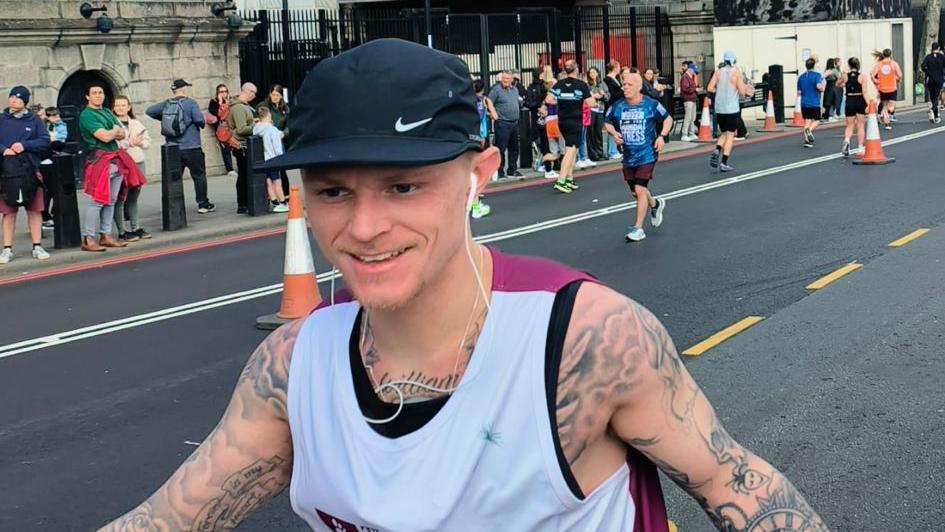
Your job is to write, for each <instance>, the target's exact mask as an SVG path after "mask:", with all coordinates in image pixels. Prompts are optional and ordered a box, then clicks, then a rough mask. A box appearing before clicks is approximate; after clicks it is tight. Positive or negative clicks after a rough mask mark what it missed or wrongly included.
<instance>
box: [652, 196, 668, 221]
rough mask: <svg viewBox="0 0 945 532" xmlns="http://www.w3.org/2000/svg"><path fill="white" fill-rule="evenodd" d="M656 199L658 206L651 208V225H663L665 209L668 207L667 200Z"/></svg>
mask: <svg viewBox="0 0 945 532" xmlns="http://www.w3.org/2000/svg"><path fill="white" fill-rule="evenodd" d="M653 200H654V201H656V207H653V208H652V209H650V225H652V226H653V227H659V226H661V225H663V209H665V208H666V200H664V199H660V198H653Z"/></svg>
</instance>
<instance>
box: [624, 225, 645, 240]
mask: <svg viewBox="0 0 945 532" xmlns="http://www.w3.org/2000/svg"><path fill="white" fill-rule="evenodd" d="M623 238H624V239H625V240H626V241H627V242H639V241H641V240H643V239H644V238H646V233H644V232H643V229H642V228H640V227H637V226H630V230H629V231H627V234H626V236H624V237H623Z"/></svg>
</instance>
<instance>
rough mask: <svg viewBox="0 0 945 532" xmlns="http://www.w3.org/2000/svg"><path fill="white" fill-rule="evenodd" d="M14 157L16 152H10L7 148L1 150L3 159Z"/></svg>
mask: <svg viewBox="0 0 945 532" xmlns="http://www.w3.org/2000/svg"><path fill="white" fill-rule="evenodd" d="M14 155H16V152H15V151H13V150H11V149H10V148H7V149H5V150H3V156H4V157H12V156H14Z"/></svg>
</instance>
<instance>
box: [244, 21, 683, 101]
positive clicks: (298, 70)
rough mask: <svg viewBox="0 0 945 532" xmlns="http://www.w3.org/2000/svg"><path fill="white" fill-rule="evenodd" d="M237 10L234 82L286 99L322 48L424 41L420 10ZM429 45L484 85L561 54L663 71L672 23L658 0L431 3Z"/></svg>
mask: <svg viewBox="0 0 945 532" xmlns="http://www.w3.org/2000/svg"><path fill="white" fill-rule="evenodd" d="M242 16H243V18H244V19H245V20H249V21H254V22H256V23H257V24H256V27H255V28H254V29H253V31H252V33H251V34H250V35H248V36H247V37H246V38H244V39H243V40H242V41H241V42H240V75H241V78H242V81H243V82H246V81H251V82H253V83H255V84H256V85H258V86H259V87H260V89H261V91H260V92H261V93H262V90H264V89H263V88H264V87H266V88H268V87H270V86H271V85H273V84H276V83H278V84H281V85H283V86H285V87H286V88H288V89H289V92H290V99H291V98H292V96H293V95H294V94H295V91H296V90H297V89H298V87H299V86H300V85H301V83H302V80H303V79H304V78H305V74H306V73H307V72H308V71H309V70H310V69H311V68H312V67H314V66H315V65H317V64H318V62H319V61H321V60H322V59H325V58H326V57H331V56H333V55H336V54H339V53H341V52H342V51H344V50H347V49H349V48H352V47H354V46H357V45H359V44H362V43H364V42H367V41H370V40H373V39H379V38H386V37H396V38H401V39H406V40H409V41H414V42H418V43H424V44H425V43H426V40H427V37H426V30H425V28H426V25H425V20H424V12H423V10H420V9H392V8H363V7H353V8H345V9H342V10H339V11H329V10H263V11H248V12H244V13H242ZM433 46H434V47H435V48H437V49H439V50H444V51H447V52H450V53H453V54H456V55H457V56H458V57H460V58H461V59H463V60H464V61H465V62H466V63H467V65H469V69H470V71H471V72H473V73H474V74H476V75H478V76H480V77H482V78H483V80H485V81H486V82H487V85H488V84H491V83H492V82H493V81H494V77H495V75H496V74H497V73H498V72H501V71H503V70H513V69H514V70H518V71H522V72H525V71H528V70H531V69H534V68H537V67H541V66H545V65H549V66H551V68H552V70H553V71H554V72H555V73H557V72H558V71H559V70H560V69H561V68H562V67H563V65H564V62H565V61H566V60H568V59H575V60H577V61H578V63H580V65H581V67H582V70H586V69H587V68H588V67H591V66H596V67H598V68H600V69H601V70H603V69H604V65H606V64H607V62H609V61H610V60H612V59H614V60H617V61H619V62H620V63H621V64H622V65H628V64H629V65H632V66H637V67H640V68H645V67H652V68H659V69H661V70H663V71H664V72H668V71H670V70H672V68H673V33H672V28H671V26H670V23H669V17H668V15H667V13H666V11H665V9H661V8H659V7H631V6H626V5H621V6H588V7H576V8H573V9H570V10H560V9H557V8H527V9H519V10H516V11H514V12H511V13H490V14H476V13H450V12H449V11H448V10H446V9H436V10H434V11H433ZM523 81H524V82H525V83H528V82H529V81H530V77H528V76H526V77H523Z"/></svg>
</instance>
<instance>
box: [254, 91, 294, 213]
mask: <svg viewBox="0 0 945 532" xmlns="http://www.w3.org/2000/svg"><path fill="white" fill-rule="evenodd" d="M256 113H258V114H257V115H256V116H257V118H258V119H259V120H258V122H256V124H255V125H254V126H253V135H258V136H259V137H262V140H263V157H265V160H267V161H268V160H269V159H272V158H274V157H278V156H280V155H282V152H283V148H282V137H283V133H282V132H281V131H279V128H277V127H276V126H275V124H273V122H272V111H270V110H269V108H268V107H265V106H260V107H259V109H257V110H256ZM266 192H268V194H269V203H270V206H269V208H270V209H272V212H289V202H287V201H286V200H285V192H284V191H283V190H282V177H281V172H279V171H278V170H274V171H272V172H267V173H266Z"/></svg>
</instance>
